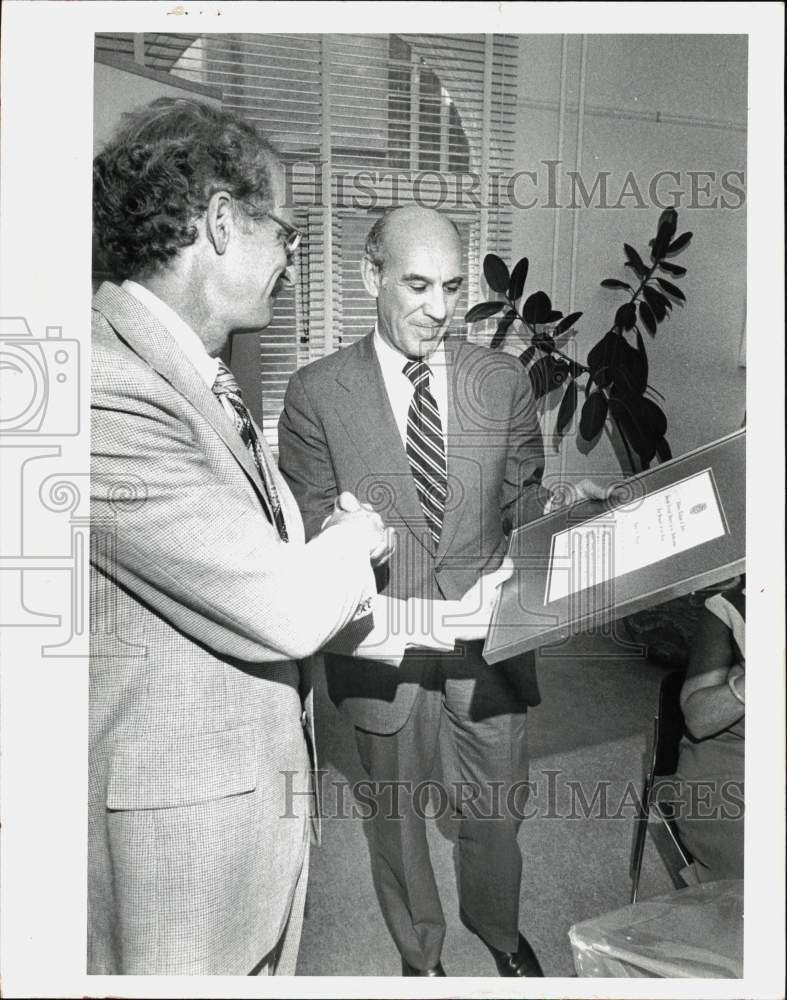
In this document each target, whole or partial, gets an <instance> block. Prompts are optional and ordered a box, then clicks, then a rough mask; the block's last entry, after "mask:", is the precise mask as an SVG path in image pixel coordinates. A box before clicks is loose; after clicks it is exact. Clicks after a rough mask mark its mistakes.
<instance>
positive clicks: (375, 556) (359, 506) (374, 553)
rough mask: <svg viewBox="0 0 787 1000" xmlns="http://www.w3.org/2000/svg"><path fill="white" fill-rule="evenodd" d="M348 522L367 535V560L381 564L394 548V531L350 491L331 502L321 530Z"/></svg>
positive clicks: (371, 508)
mask: <svg viewBox="0 0 787 1000" xmlns="http://www.w3.org/2000/svg"><path fill="white" fill-rule="evenodd" d="M345 522H350V523H351V524H358V525H360V526H361V527H362V528H363V529H364V530H365V531H367V532H368V535H369V560H370V562H371V564H372V566H382V565H383V563H385V562H387V561H388V560H389V559H390V558H391V556H392V555H393V551H394V549H395V548H396V533H395V532H394V530H393V528H386V527H385V525H384V524H383V521H382V518H381V517H380V515H379V514H378V513H376V511H375V510H374V508H373V507H371V506H370V505H369V504H366V503H360V501H359V500H358V499H357V498H356V497H355V496H353V494H352V493H349V492H344V493H340V494H339V496H338V497H337V498H336V499H335V500H334V502H333V511H332V512H331V513H330V514H329V515H328V517H326V518H325V520H324V521H323V522H322V530H323V531H325V530H326V529H327V528H331V527H333V526H334V525H336V524H343V523H345Z"/></svg>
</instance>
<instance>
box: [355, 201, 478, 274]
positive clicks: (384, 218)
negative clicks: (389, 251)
mask: <svg viewBox="0 0 787 1000" xmlns="http://www.w3.org/2000/svg"><path fill="white" fill-rule="evenodd" d="M407 207H408V206H406V205H395V206H394V207H393V208H387V209H386V210H385V211H384V212H383V214H382V215H381V216H380V218H379V219H377V221H376V222H375V223H374V225H373V226H372V228H371V229H370V230H369V234H368V236H367V237H366V243H365V244H364V248H363V255H364V257H366V258H367V259H368V260H370V261H371V262H372V264H374V266H375V267H376V268H377V270H378V271H382V269H383V262H384V259H385V249H384V247H385V231H386V229H387V228H388V223H389V222H390V221H391V216H392V215H394V214H395V213H396V212H398V211H400V210H401V209H403V208H407ZM442 217H443V218H444V219H446V220H447V221H448V222H449V223H450V224H451V226H452V227H453V230H454V232H455V233H456V235H457V237H458V239H459V242H460V243H461V242H462V234H461V233H460V232H459V229H458V227H457V225H456V223H455V222H454V220H453V219H452V218H450V217H449V216H447V215H443V216H442Z"/></svg>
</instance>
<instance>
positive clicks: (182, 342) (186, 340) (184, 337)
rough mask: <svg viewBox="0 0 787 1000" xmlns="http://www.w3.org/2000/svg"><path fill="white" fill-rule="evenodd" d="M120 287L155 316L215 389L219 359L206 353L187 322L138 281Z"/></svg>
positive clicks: (206, 382) (202, 376)
mask: <svg viewBox="0 0 787 1000" xmlns="http://www.w3.org/2000/svg"><path fill="white" fill-rule="evenodd" d="M121 287H122V288H123V291H124V292H128V294H129V295H133V296H134V298H135V299H136V300H137V301H138V302H141V303H142V305H143V306H144V307H145V308H146V309H147V310H148V311H149V312H151V313H152V314H153V315H154V316H155V317H156V319H157V320H158V321H159V323H161V325H162V326H163V327H164V329H165V330H166V331H167V333H169V334H170V335H171V337H172V339H173V340H174V341H175V343H176V344H177V345H178V347H179V348H180V349H181V351H183V353H184V354H185V355H186V357H187V358H188V359H189V361H190V362H191V363H192V365H193V366H194V368H195V369H196V371H197V374H198V375H199V376H200V378H201V379H202V380H203V381H204V383H205V385H207V387H208V388H209V389H212V388H213V383H214V382H215V381H216V375H217V373H218V370H219V360H218V358H212V357H211V356H210V355H209V354H208V352H207V351H206V350H205V345H204V344H203V343H202V341H201V340H200V339H199V337H198V336H197V334H196V333H195V332H194V331H193V330H192V329H191V327H190V326H189V325H188V323H187V322H186V321H185V320H183V319H181V317H180V316H178V314H177V313H176V312H175V310H174V309H172V308H171V307H170V306H168V305H167V303H166V302H162V300H161V299H160V298H159V297H158V295H155V294H154V293H153V292H151V291H150V289H149V288H145V287H144V286H143V285H140V284H138V283H137V282H136V281H124V282H123V284H122V286H121Z"/></svg>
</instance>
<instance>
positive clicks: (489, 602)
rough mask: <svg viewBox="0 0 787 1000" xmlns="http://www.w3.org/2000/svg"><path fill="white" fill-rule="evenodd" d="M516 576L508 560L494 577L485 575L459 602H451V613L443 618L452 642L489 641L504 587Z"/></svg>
mask: <svg viewBox="0 0 787 1000" xmlns="http://www.w3.org/2000/svg"><path fill="white" fill-rule="evenodd" d="M513 572H514V564H513V562H512V561H511V560H510V559H509V558H508V557H506V558H505V559H504V560H503V561H502V563H501V564H500V567H499V568H498V569H496V570H494V572H492V573H484V574H483V575H482V576H480V577H479V578H478V580H477V581H476V582H475V583H474V584H473V586H472V587H471V588H470V589H469V590H468V591H466V593H465V595H464V597H462V599H461V600H459V601H451V602H450V606H451V610H450V612H449V613H448V614H445V615H444V616H443V621H442V623H438V624H442V627H443V628H444V629H445V630H446V632H447V633H448V636H447V637H448V639H449V640H450V641H451V642H456V641H457V640H460V639H461V640H464V641H469V640H472V639H485V638H486V633H487V632H488V631H489V623H490V622H491V620H492V612H493V611H494V610H495V606H496V604H497V598H498V594H499V591H500V587H501V586H502V585H503V584H504V583H505V582H506V580H507V579H508V578H509V577H510V576H511V574H512V573H513Z"/></svg>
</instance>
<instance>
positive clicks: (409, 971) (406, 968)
mask: <svg viewBox="0 0 787 1000" xmlns="http://www.w3.org/2000/svg"><path fill="white" fill-rule="evenodd" d="M402 975H403V976H444V975H445V969H444V968H443V964H442V962H438V963H437V965H430V966H429V968H428V969H416V968H415V966H414V965H410V963H409V962H407V961H405V960H404V959H402Z"/></svg>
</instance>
